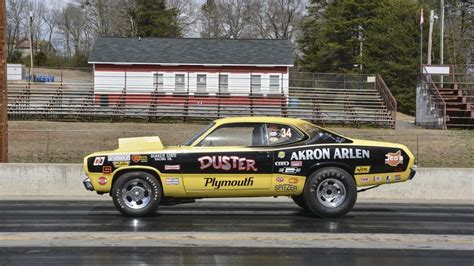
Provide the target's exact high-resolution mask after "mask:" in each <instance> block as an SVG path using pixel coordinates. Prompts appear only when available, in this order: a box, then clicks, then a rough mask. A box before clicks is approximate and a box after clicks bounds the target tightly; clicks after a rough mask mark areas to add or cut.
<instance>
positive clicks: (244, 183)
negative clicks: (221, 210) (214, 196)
mask: <svg viewBox="0 0 474 266" xmlns="http://www.w3.org/2000/svg"><path fill="white" fill-rule="evenodd" d="M204 186H205V187H213V188H214V189H219V188H221V187H251V186H253V177H246V178H245V179H241V180H217V179H216V178H215V177H206V178H204Z"/></svg>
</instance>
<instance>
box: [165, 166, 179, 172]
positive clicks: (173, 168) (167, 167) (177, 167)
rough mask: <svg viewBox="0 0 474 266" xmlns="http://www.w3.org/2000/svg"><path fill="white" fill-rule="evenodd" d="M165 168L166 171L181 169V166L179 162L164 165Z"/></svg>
mask: <svg viewBox="0 0 474 266" xmlns="http://www.w3.org/2000/svg"><path fill="white" fill-rule="evenodd" d="M165 170H166V171H171V170H178V171H179V170H181V166H180V165H179V164H175V165H165Z"/></svg>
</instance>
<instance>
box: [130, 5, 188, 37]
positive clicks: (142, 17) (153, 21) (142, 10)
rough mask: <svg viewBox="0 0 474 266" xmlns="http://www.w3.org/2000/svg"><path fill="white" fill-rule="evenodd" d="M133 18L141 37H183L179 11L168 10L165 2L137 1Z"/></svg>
mask: <svg viewBox="0 0 474 266" xmlns="http://www.w3.org/2000/svg"><path fill="white" fill-rule="evenodd" d="M132 16H133V20H134V22H135V24H136V27H137V35H138V36H140V37H181V36H182V27H181V25H180V23H179V19H178V10H177V9H176V8H174V7H173V8H167V7H166V2H165V0H137V2H136V9H135V10H133V12H132Z"/></svg>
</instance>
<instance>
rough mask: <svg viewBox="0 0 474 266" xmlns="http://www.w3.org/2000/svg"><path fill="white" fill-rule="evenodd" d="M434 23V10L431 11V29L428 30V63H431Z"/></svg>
mask: <svg viewBox="0 0 474 266" xmlns="http://www.w3.org/2000/svg"><path fill="white" fill-rule="evenodd" d="M433 24H434V10H431V12H430V30H429V32H428V54H427V56H428V61H427V64H428V65H431V48H432V47H433Z"/></svg>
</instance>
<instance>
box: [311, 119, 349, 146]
mask: <svg viewBox="0 0 474 266" xmlns="http://www.w3.org/2000/svg"><path fill="white" fill-rule="evenodd" d="M303 129H304V131H305V132H306V133H308V134H309V141H308V142H309V143H311V144H321V143H351V142H352V141H350V140H349V139H346V138H345V137H342V136H339V135H337V134H334V133H332V132H329V131H327V130H324V129H322V128H320V127H318V126H316V125H314V124H311V123H309V122H305V123H304V124H303Z"/></svg>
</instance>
